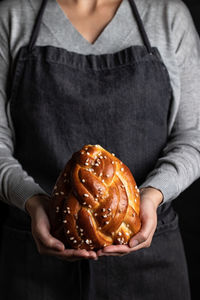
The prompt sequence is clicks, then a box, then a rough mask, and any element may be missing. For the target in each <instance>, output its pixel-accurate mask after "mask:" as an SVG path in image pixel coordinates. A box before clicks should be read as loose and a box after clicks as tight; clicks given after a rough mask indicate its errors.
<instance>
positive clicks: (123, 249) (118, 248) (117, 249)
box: [97, 245, 130, 256]
mask: <svg viewBox="0 0 200 300" xmlns="http://www.w3.org/2000/svg"><path fill="white" fill-rule="evenodd" d="M128 252H130V247H128V246H127V245H110V246H106V247H105V248H103V249H100V250H98V251H97V255H98V256H102V255H104V254H108V253H128Z"/></svg>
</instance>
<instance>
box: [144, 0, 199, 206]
mask: <svg viewBox="0 0 200 300" xmlns="http://www.w3.org/2000/svg"><path fill="white" fill-rule="evenodd" d="M176 5H177V10H176V15H175V16H174V17H173V20H172V22H171V32H170V34H171V35H172V40H173V49H174V57H175V61H174V63H176V64H177V66H178V69H179V76H180V102H179V103H180V104H179V108H178V111H177V114H176V118H175V122H174V124H173V128H172V130H171V133H170V135H169V138H168V142H167V144H166V146H165V147H164V149H163V151H162V154H161V156H160V157H159V159H158V161H157V163H156V165H155V168H154V169H153V170H152V171H151V172H150V173H149V174H148V175H147V177H146V178H145V181H144V182H143V183H142V185H141V186H139V188H142V187H147V186H151V187H154V188H157V189H158V190H160V191H161V192H162V193H163V197H164V199H163V202H162V204H163V203H165V202H169V201H171V200H173V199H175V198H176V197H177V196H178V195H179V194H180V193H181V192H183V191H184V190H185V189H186V188H187V187H189V186H190V185H191V184H192V183H193V182H194V181H195V180H197V179H198V178H199V177H200V89H199V82H200V39H199V35H198V33H197V31H196V28H195V25H194V23H193V19H192V16H191V14H190V11H189V9H188V8H187V6H186V5H185V4H184V3H183V2H182V1H176ZM162 204H161V205H162Z"/></svg>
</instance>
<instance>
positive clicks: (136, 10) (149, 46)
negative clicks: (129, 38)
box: [122, 0, 152, 54]
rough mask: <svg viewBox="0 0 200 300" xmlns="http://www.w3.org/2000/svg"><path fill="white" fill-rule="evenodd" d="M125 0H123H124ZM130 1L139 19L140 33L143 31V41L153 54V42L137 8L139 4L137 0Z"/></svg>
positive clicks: (137, 19)
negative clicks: (136, 2)
mask: <svg viewBox="0 0 200 300" xmlns="http://www.w3.org/2000/svg"><path fill="white" fill-rule="evenodd" d="M122 1H123V0H122ZM129 2H130V5H131V8H132V11H133V14H134V16H135V18H136V21H137V24H138V28H139V30H140V33H141V36H142V39H143V42H144V45H145V47H146V48H147V51H148V52H149V54H152V47H151V43H150V41H149V38H148V36H147V33H146V30H145V28H144V24H143V22H142V19H141V16H140V14H139V11H138V9H137V6H136V4H135V1H134V0H129Z"/></svg>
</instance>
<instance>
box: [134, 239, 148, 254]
mask: <svg viewBox="0 0 200 300" xmlns="http://www.w3.org/2000/svg"><path fill="white" fill-rule="evenodd" d="M151 241H152V238H151V236H150V237H149V238H148V239H147V240H146V241H145V242H143V243H141V244H138V245H137V246H135V247H133V248H131V252H132V251H137V250H140V249H142V248H148V247H150V246H151Z"/></svg>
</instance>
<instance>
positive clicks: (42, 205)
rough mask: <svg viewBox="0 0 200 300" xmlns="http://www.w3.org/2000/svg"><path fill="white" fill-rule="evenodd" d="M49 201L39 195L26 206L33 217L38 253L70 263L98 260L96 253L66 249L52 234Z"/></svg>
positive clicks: (29, 200) (45, 196) (48, 198)
mask: <svg viewBox="0 0 200 300" xmlns="http://www.w3.org/2000/svg"><path fill="white" fill-rule="evenodd" d="M49 201H50V197H49V196H47V195H42V194H37V195H34V196H33V197H31V198H29V199H28V200H27V201H26V204H25V209H26V211H27V213H28V214H29V215H30V217H31V231H32V235H33V238H34V240H35V243H36V246H37V250H38V252H39V253H40V254H44V255H53V256H56V257H57V258H59V259H62V260H68V261H76V260H80V259H86V258H87V259H95V260H96V259H98V257H97V255H96V252H94V251H87V250H85V249H77V250H76V249H65V246H64V244H63V243H62V242H61V241H60V240H58V239H56V238H55V237H53V236H52V235H51V234H50V222H49Z"/></svg>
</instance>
